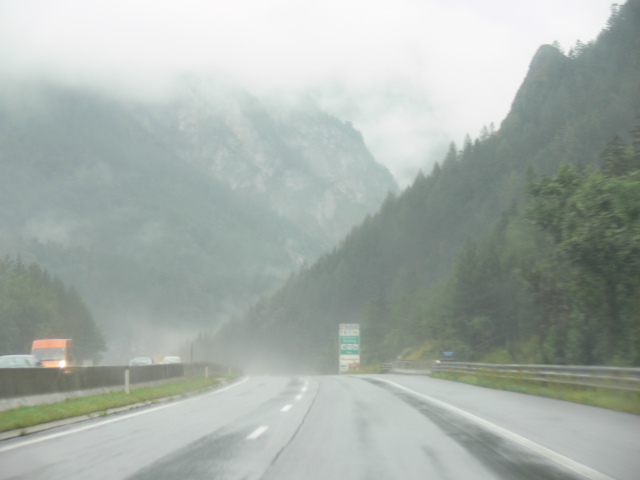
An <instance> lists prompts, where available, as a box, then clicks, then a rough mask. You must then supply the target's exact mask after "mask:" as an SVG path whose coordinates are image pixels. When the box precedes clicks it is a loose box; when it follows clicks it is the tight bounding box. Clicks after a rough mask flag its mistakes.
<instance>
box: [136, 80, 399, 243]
mask: <svg viewBox="0 0 640 480" xmlns="http://www.w3.org/2000/svg"><path fill="white" fill-rule="evenodd" d="M132 111H133V112H134V115H135V117H136V118H137V119H138V120H139V121H140V122H141V124H142V125H143V126H144V127H145V128H146V129H147V130H148V131H149V132H151V133H152V134H153V135H155V136H156V138H157V139H158V140H159V141H161V142H162V143H164V144H165V145H167V146H168V147H169V148H170V149H171V150H173V151H174V152H175V153H177V154H178V155H179V156H180V157H181V158H182V159H184V160H185V161H186V162H188V163H189V164H191V165H192V166H194V167H195V168H197V169H198V170H200V171H202V172H205V173H207V174H208V175H210V176H212V177H214V178H215V179H217V180H219V181H221V182H223V183H225V184H226V185H228V186H229V187H230V188H232V189H233V190H234V191H236V192H237V193H239V194H241V195H243V196H245V197H247V198H250V199H252V200H253V201H255V202H259V203H260V204H262V205H267V206H268V207H269V208H271V209H272V210H273V211H275V212H277V213H278V214H279V215H281V216H283V217H285V218H287V219H289V220H293V221H295V222H296V223H297V224H298V225H299V226H300V227H302V228H303V229H304V230H305V231H306V232H307V233H309V234H311V235H313V236H314V238H317V239H318V240H319V241H320V244H321V245H324V248H326V247H329V246H331V245H334V244H335V243H336V242H337V241H338V240H339V239H341V238H342V237H343V236H345V235H346V234H347V233H348V232H349V230H350V229H351V228H352V226H353V225H355V224H357V223H359V222H360V221H361V220H362V219H363V218H364V217H365V216H366V215H367V214H368V213H372V212H374V211H376V210H377V209H378V208H379V206H380V204H381V203H382V201H383V200H384V198H385V197H386V195H387V193H388V192H389V191H396V190H397V185H396V183H395V182H394V180H393V178H392V177H391V174H390V173H389V172H388V170H387V169H386V168H385V167H383V166H381V165H379V164H377V163H376V162H375V160H374V158H373V157H372V155H371V153H370V152H369V151H368V150H367V148H366V146H365V144H364V142H363V140H362V136H361V135H360V133H359V132H358V131H356V130H355V129H354V128H353V127H352V126H351V125H350V124H349V123H348V122H347V123H345V122H342V121H340V120H338V119H336V118H334V117H332V116H330V115H328V114H326V113H324V112H322V111H321V110H319V108H317V107H316V106H315V105H314V104H313V102H311V101H309V100H305V99H294V100H292V99H291V98H288V99H284V98H269V99H264V100H259V99H258V98H256V97H254V96H252V95H250V94H249V93H247V92H246V91H243V90H240V89H238V88H233V87H228V86H221V85H220V84H217V83H213V82H208V81H195V80H189V81H186V82H185V83H183V84H182V85H181V86H180V87H179V88H178V89H177V90H176V93H175V95H174V96H173V98H172V99H171V100H169V101H166V102H164V103H162V104H155V105H136V106H135V107H133V108H132Z"/></svg>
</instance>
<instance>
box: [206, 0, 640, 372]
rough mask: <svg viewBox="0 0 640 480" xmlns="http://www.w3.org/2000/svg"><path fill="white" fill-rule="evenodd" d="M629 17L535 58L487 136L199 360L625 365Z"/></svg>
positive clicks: (630, 350)
mask: <svg viewBox="0 0 640 480" xmlns="http://www.w3.org/2000/svg"><path fill="white" fill-rule="evenodd" d="M639 123H640V2H639V1H638V0H630V1H628V2H627V3H626V4H625V5H623V6H616V5H614V6H613V7H612V15H611V17H610V19H609V22H608V24H607V26H606V28H605V29H604V30H603V31H602V32H601V33H600V35H599V36H598V38H597V39H596V40H594V41H590V42H588V43H582V42H578V43H577V44H576V45H575V46H574V47H572V48H571V49H570V50H569V51H568V52H566V53H564V52H562V51H561V50H560V49H559V48H557V47H556V46H551V45H545V46H542V47H540V49H539V50H538V52H537V53H536V55H535V56H534V58H533V60H532V62H531V66H530V69H529V72H528V74H527V76H526V78H525V81H524V83H523V85H522V86H521V88H520V89H519V91H518V92H517V94H516V96H515V99H514V102H513V105H512V108H511V111H510V113H509V115H508V116H507V118H506V119H505V120H504V121H503V122H502V124H501V126H500V128H499V130H497V131H496V130H495V129H494V128H492V127H489V128H485V129H483V131H482V133H481V135H480V137H479V138H477V139H475V140H472V139H471V138H470V137H467V139H466V140H465V142H464V144H463V145H462V146H461V147H458V146H457V145H455V144H452V145H451V147H450V149H449V152H448V154H447V155H446V157H445V158H444V159H443V160H442V162H440V163H438V164H436V165H435V167H434V168H433V170H432V171H431V172H430V173H429V174H428V175H423V174H420V175H418V177H417V178H416V179H415V182H414V183H413V185H412V186H411V187H409V188H408V189H407V190H405V191H404V192H402V194H400V195H399V196H389V198H387V200H386V202H385V203H384V205H383V206H382V208H381V210H380V211H379V212H378V213H377V214H376V215H374V216H370V217H368V218H367V219H366V220H365V221H364V222H363V223H362V224H361V225H359V226H358V227H356V228H354V229H353V230H352V232H351V233H350V234H349V236H348V237H347V238H345V240H344V241H343V242H342V243H341V245H340V246H339V247H338V248H336V249H334V250H333V251H332V252H329V253H327V254H326V255H324V256H323V257H322V258H321V259H320V260H319V261H318V262H316V263H315V264H314V265H312V266H311V267H309V268H307V269H304V270H302V271H300V272H298V273H296V274H295V275H292V276H291V277H290V278H289V280H288V281H287V282H286V284H285V285H284V286H283V287H282V288H281V289H280V290H278V291H277V292H276V293H275V294H273V295H271V296H269V297H265V298H263V299H262V300H261V301H259V302H258V303H257V304H255V305H254V306H253V307H252V308H250V309H249V310H248V311H247V312H246V314H245V315H243V316H242V317H241V318H237V319H236V320H235V321H231V322H229V323H228V324H227V325H226V326H225V327H224V328H223V329H222V330H221V331H220V332H219V333H218V334H217V335H216V336H214V337H208V336H205V335H202V336H201V337H200V338H199V342H201V343H202V348H203V349H207V350H208V351H209V352H211V356H212V357H213V358H216V359H224V360H226V361H236V362H239V363H243V364H244V365H245V366H251V365H252V364H263V365H265V368H273V367H274V366H278V367H280V368H282V369H288V370H291V369H294V370H300V371H310V370H315V371H325V372H329V373H333V372H335V371H337V353H336V351H337V326H338V324H340V323H346V322H349V323H351V322H358V323H361V324H362V335H363V359H364V362H365V363H369V364H372V363H376V362H381V361H387V360H390V359H394V358H396V357H397V356H400V355H402V356H404V357H407V358H436V357H437V356H439V354H440V352H441V351H442V350H443V349H446V350H453V351H454V352H455V356H456V358H457V359H463V360H484V361H496V362H498V361H499V362H513V361H519V362H549V363H580V364H622V365H630V364H633V365H638V364H640V308H639V307H640V304H639V303H638V300H637V298H638V297H639V293H640V290H639V289H640V275H639V274H640V269H639V268H640V251H639V250H638V245H640V243H639V240H640V236H639V235H640V219H639V215H640V203H639V202H640V200H639V199H640V195H639V194H640V190H639V189H640V183H639V182H640V171H639V170H638V167H639V166H640V164H639V163H638V158H639V155H640V144H639V142H640V137H639V130H638V129H637V128H635V129H634V127H635V126H636V125H637V124H639Z"/></svg>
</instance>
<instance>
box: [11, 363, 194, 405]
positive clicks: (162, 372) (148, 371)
mask: <svg viewBox="0 0 640 480" xmlns="http://www.w3.org/2000/svg"><path fill="white" fill-rule="evenodd" d="M126 369H129V372H130V382H131V384H133V385H135V384H138V383H146V382H153V381H158V380H167V379H171V378H178V377H183V376H184V365H183V364H180V363H175V364H167V365H145V366H132V367H124V366H122V367H120V366H118V367H106V366H105V367H102V366H100V367H68V368H1V369H0V398H11V397H26V396H29V395H42V394H47V393H61V392H69V391H75V390H90V389H94V388H102V387H112V386H122V387H124V381H125V370H126Z"/></svg>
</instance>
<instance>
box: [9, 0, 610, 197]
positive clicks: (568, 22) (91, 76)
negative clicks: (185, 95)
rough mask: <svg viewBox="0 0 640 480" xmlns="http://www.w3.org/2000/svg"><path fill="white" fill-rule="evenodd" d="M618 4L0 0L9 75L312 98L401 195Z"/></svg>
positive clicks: (156, 90) (138, 88)
mask: <svg viewBox="0 0 640 480" xmlns="http://www.w3.org/2000/svg"><path fill="white" fill-rule="evenodd" d="M611 3H612V2H609V1H607V0H518V1H515V0H323V1H317V0H314V1H309V0H201V1H196V0H181V1H177V0H171V1H168V0H148V1H134V0H127V1H120V0H108V1H102V0H90V1H88V0H69V1H59V0H41V1H30V0H15V1H13V0H12V1H7V0H0V78H1V77H2V76H3V75H8V76H10V77H13V78H15V77H17V78H23V77H25V76H31V75H46V76H54V77H56V78H57V79H60V80H63V81H65V82H67V83H71V84H78V85H81V84H86V83H88V84H96V85H100V86H102V87H105V88H111V89H117V90H119V91H126V92H128V93H133V94H145V95H159V94H161V93H162V92H163V91H165V89H166V87H167V85H168V84H170V82H171V79H172V78H174V77H175V76H176V75H178V74H181V73H185V72H193V73H197V74H216V75H224V76H226V77H228V78H230V79H232V80H234V81H238V82H240V83H241V84H243V85H244V86H246V87H247V88H248V89H249V90H250V91H251V92H253V93H254V94H258V95H261V94H264V93H268V92H270V91H271V90H285V91H288V90H293V91H296V92H312V93H313V95H314V96H315V97H316V98H317V99H318V101H319V102H320V103H321V105H322V106H323V107H324V108H326V109H328V110H329V111H330V112H331V113H333V114H335V115H337V116H339V117H341V118H342V119H343V120H350V121H352V123H353V124H354V126H355V127H356V128H358V129H359V130H361V131H362V132H363V134H364V138H365V141H366V142H367V144H368V146H369V147H370V149H371V150H372V152H373V153H374V155H375V157H376V158H377V160H378V161H380V162H381V163H383V164H385V165H386V166H387V167H388V168H389V169H390V170H391V172H392V173H393V174H394V175H395V177H396V179H397V180H398V181H399V183H400V184H401V185H402V186H404V185H406V184H407V183H408V182H409V181H411V180H412V179H413V177H414V176H415V174H416V172H417V170H418V169H419V168H422V169H424V170H426V173H428V170H429V169H430V166H431V165H432V164H433V163H434V162H435V161H439V160H441V157H442V156H443V154H444V150H445V148H446V145H447V144H448V142H450V141H452V140H453V141H455V142H456V143H458V144H460V143H461V142H462V140H463V138H464V135H465V134H466V133H469V134H470V135H471V136H472V138H475V137H477V136H478V134H479V132H480V129H481V128H482V126H483V125H488V124H489V123H491V122H494V123H495V125H496V127H499V124H500V122H501V121H502V120H503V119H504V117H505V115H506V114H507V112H508V110H509V107H510V105H511V102H512V100H513V97H514V95H515V93H516V91H517V89H518V87H519V86H520V84H521V82H522V80H523V79H524V76H525V75H526V72H527V68H528V66H529V62H530V61H531V58H532V56H533V55H534V53H535V52H536V50H537V48H538V47H539V46H540V45H542V44H545V43H552V42H553V41H554V40H557V41H558V42H560V44H561V46H562V47H563V48H564V49H565V50H568V49H569V47H571V46H572V45H574V44H575V42H576V40H578V39H580V40H581V41H583V42H587V41H589V40H593V39H595V38H596V36H597V34H598V33H599V32H600V30H601V29H602V28H604V26H605V24H606V21H607V19H608V17H609V12H610V5H611ZM621 3H623V2H621Z"/></svg>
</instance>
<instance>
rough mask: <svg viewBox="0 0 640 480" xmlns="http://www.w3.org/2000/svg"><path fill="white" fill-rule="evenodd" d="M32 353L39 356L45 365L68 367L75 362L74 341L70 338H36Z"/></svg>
mask: <svg viewBox="0 0 640 480" xmlns="http://www.w3.org/2000/svg"><path fill="white" fill-rule="evenodd" d="M31 355H35V356H36V357H38V358H39V359H40V361H41V362H42V365H43V366H44V367H50V368H64V367H68V366H69V365H71V364H72V363H73V341H72V340H71V339H70V338H47V339H43V340H34V341H33V345H32V346H31Z"/></svg>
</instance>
